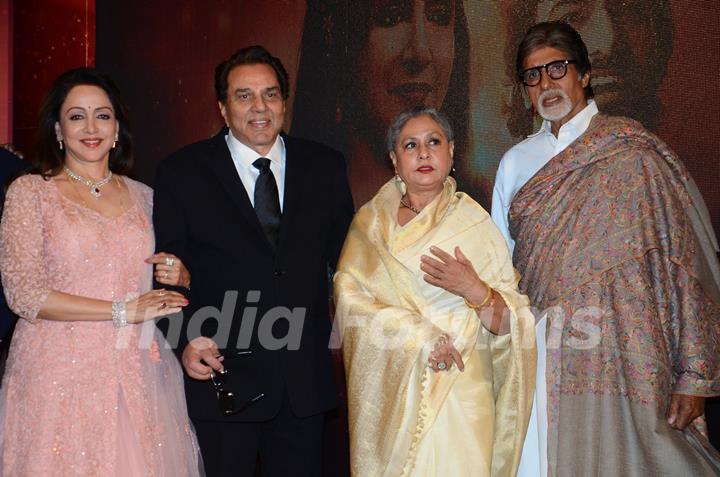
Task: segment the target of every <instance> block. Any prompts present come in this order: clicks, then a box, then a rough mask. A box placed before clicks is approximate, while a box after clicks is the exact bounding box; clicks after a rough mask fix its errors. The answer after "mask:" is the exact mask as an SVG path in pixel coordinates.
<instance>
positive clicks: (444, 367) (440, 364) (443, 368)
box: [437, 361, 447, 371]
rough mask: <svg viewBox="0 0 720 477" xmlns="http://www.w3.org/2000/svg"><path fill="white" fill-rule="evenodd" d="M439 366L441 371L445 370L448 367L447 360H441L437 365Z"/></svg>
mask: <svg viewBox="0 0 720 477" xmlns="http://www.w3.org/2000/svg"><path fill="white" fill-rule="evenodd" d="M437 368H438V369H439V370H440V371H444V370H446V369H447V364H445V361H440V362H439V363H438V365H437Z"/></svg>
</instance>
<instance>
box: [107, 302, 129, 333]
mask: <svg viewBox="0 0 720 477" xmlns="http://www.w3.org/2000/svg"><path fill="white" fill-rule="evenodd" d="M125 305H126V302H125V301H123V300H113V302H112V307H111V310H112V311H111V314H112V323H113V326H114V327H115V328H122V327H123V326H127V324H128V320H127V311H126V309H125Z"/></svg>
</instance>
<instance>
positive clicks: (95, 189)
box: [63, 166, 113, 199]
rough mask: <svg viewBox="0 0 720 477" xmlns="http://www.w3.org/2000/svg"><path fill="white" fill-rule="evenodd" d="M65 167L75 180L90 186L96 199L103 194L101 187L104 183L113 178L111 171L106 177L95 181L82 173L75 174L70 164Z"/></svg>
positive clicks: (69, 175) (91, 192) (66, 171)
mask: <svg viewBox="0 0 720 477" xmlns="http://www.w3.org/2000/svg"><path fill="white" fill-rule="evenodd" d="M63 169H64V170H65V174H67V175H68V177H70V178H71V179H73V180H76V181H78V182H80V183H83V184H85V185H86V186H88V187H89V188H90V194H91V195H92V196H93V197H95V198H96V199H99V198H100V197H101V196H102V193H101V192H100V188H101V187H102V186H104V185H106V184H107V183H108V182H110V181H111V180H112V176H113V173H112V171H110V172H109V173H108V175H107V177H105V178H104V179H100V180H99V181H94V180H91V179H88V178H86V177H83V176H81V175H78V174H75V173H74V172H73V171H71V170H70V168H69V167H68V166H64V167H63Z"/></svg>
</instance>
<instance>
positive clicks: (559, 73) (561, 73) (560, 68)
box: [520, 60, 576, 88]
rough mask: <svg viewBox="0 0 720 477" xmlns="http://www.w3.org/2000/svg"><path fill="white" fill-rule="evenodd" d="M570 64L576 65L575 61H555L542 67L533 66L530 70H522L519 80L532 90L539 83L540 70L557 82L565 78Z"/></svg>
mask: <svg viewBox="0 0 720 477" xmlns="http://www.w3.org/2000/svg"><path fill="white" fill-rule="evenodd" d="M572 63H576V61H575V60H555V61H551V62H550V63H546V64H544V65H540V66H533V67H532V68H528V69H526V70H523V72H522V73H520V79H521V80H522V82H523V83H524V84H525V86H529V87H531V88H532V87H533V86H537V85H538V84H539V83H540V78H541V76H542V70H545V72H546V73H547V75H548V76H549V77H550V78H551V79H554V80H559V79H562V78H564V77H565V75H566V74H567V67H568V65H570V64H572Z"/></svg>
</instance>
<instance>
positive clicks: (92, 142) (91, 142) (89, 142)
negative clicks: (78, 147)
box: [80, 138, 103, 148]
mask: <svg viewBox="0 0 720 477" xmlns="http://www.w3.org/2000/svg"><path fill="white" fill-rule="evenodd" d="M102 141H103V140H102V139H99V138H90V139H81V140H80V142H81V143H82V144H83V145H84V146H87V147H91V148H95V147H98V146H99V145H100V143H101V142H102Z"/></svg>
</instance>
